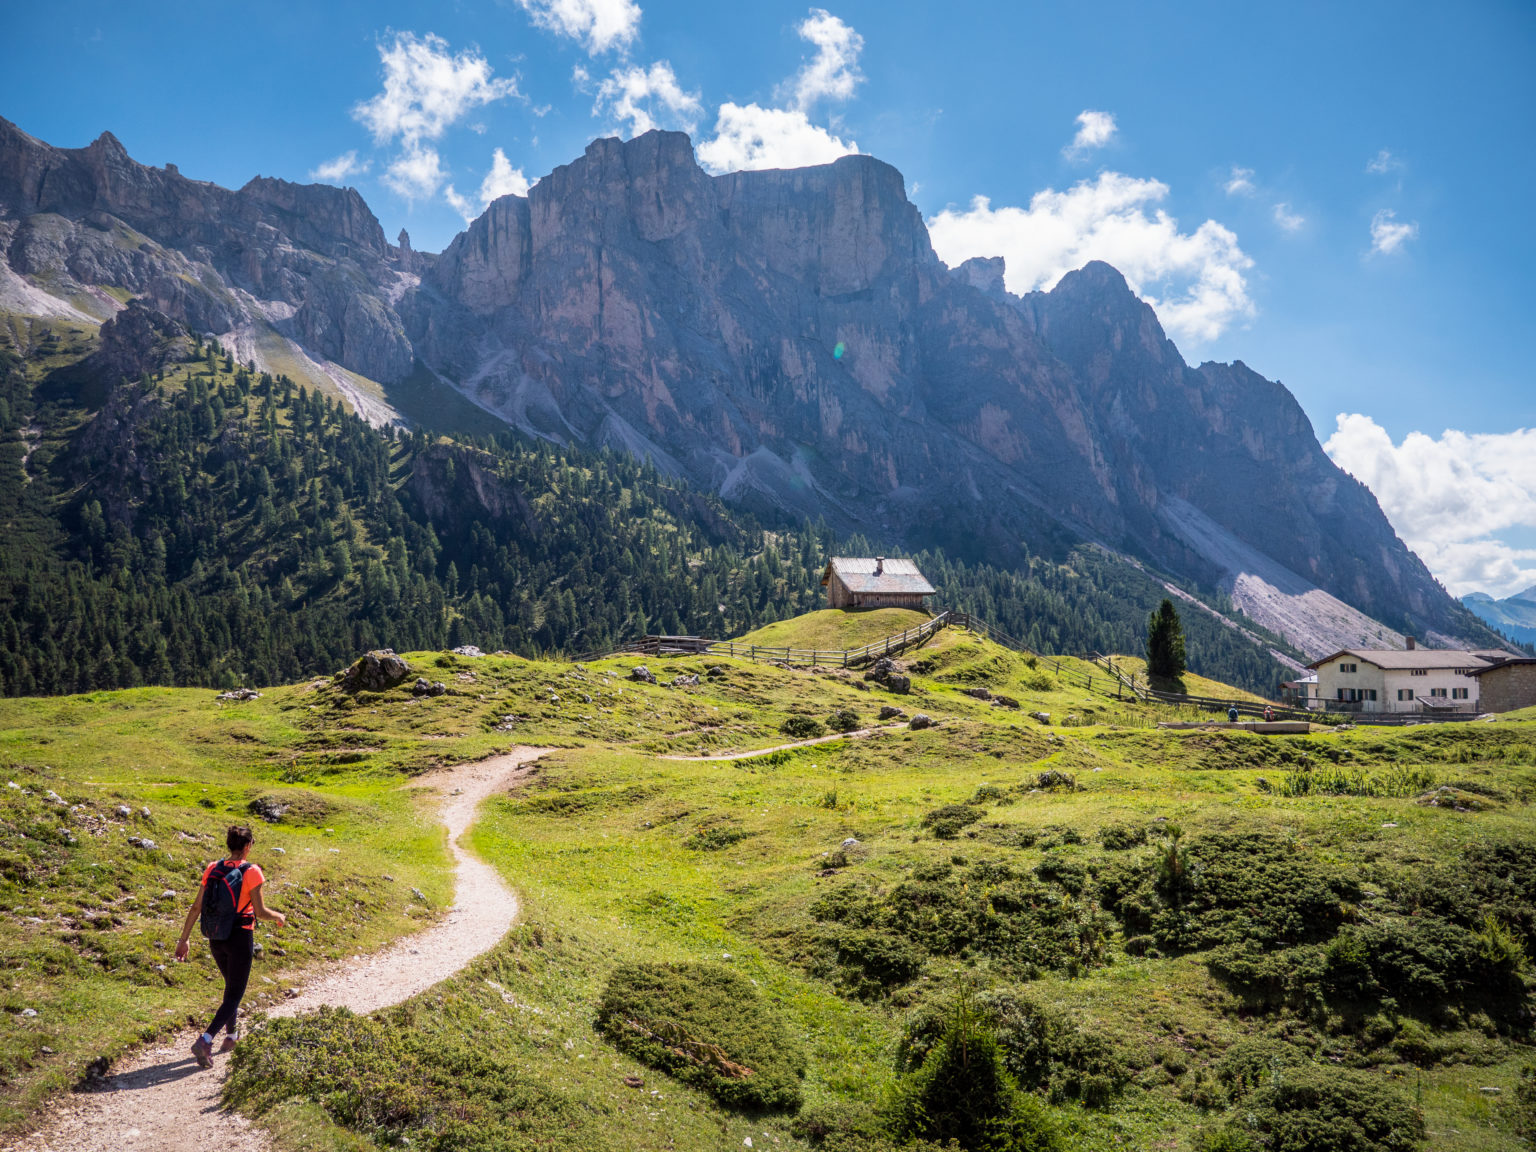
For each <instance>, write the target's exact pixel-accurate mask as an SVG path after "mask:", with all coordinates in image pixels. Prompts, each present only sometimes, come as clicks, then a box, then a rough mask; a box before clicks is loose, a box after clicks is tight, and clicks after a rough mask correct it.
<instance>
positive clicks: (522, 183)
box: [443, 148, 533, 224]
mask: <svg viewBox="0 0 1536 1152" xmlns="http://www.w3.org/2000/svg"><path fill="white" fill-rule="evenodd" d="M531 187H533V183H532V182H531V181H530V180H529V179H528V177H526V176H524V175H523V170H522V169H521V168H514V167H512V161H510V160H508V159H507V154H506V153H505V152H503V151H502V150H501V149H500V148H498V149H496V151H495V152H494V153H492V154H491V170H490V171H489V172H487V173H486V174H485V179H484V180H482V181H480V196H479V201H478V203H477V202H475V201H472V200H470V199H469V197H467V196H461V195H460V194H459V193H458V192H456V191H455V190H454V187H453V185H452V184H450V185H448V187H446V188H444V189H443V198H444V199H445V200H447V201H448V203H449V204H451V205H453V207H454V210H455V211H457V212H458V214H459V215H460V216H462V217H464V223H466V224H468V223H469V222H470V221H471V220H473V219H474V218H475V217H476V216H478V215H480V213H482V212H484V211H485V209H486V207H487V206H488V205H489V204H490V202H491V201H492V200H499V199H500V198H501V197H503V196H526V195H528V189H529V188H531Z"/></svg>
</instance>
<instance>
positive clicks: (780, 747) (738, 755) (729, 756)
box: [656, 724, 902, 760]
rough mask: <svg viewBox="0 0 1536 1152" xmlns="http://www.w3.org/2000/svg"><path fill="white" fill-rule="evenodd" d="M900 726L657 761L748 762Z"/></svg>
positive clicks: (859, 729) (871, 734)
mask: <svg viewBox="0 0 1536 1152" xmlns="http://www.w3.org/2000/svg"><path fill="white" fill-rule="evenodd" d="M900 727H902V725H900V724H882V725H880V726H879V727H877V728H855V729H854V730H853V731H852V732H834V733H832V735H830V736H817V737H816V738H815V739H812V740H796V741H795V742H794V743H793V744H775V745H774V746H773V747H772V748H754V749H752V750H751V751H750V752H721V753H719V754H718V755H715V756H658V757H656V759H658V760H750V759H751V758H752V757H754V756H766V755H768V753H770V752H783V751H784V750H785V749H787V748H809V747H810V746H811V745H812V744H830V743H832V741H834V740H854V739H857V738H859V737H862V736H873V735H874V734H875V733H876V732H894V731H895V730H896V729H897V728H900Z"/></svg>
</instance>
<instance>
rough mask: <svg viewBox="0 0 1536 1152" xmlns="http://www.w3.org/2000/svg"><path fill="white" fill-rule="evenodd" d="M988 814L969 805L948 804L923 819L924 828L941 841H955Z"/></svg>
mask: <svg viewBox="0 0 1536 1152" xmlns="http://www.w3.org/2000/svg"><path fill="white" fill-rule="evenodd" d="M985 815H986V813H985V812H984V811H983V810H982V809H980V808H976V807H973V806H971V805H969V804H946V805H944V806H943V807H942V808H935V809H934V810H933V811H932V812H929V813H928V814H927V815H925V816H924V817H923V827H924V828H928V829H931V830H932V832H933V834H934V835H935V836H936V837H938V838H939V839H940V840H953V839H954V838H955V837H956V836H958V835H960V833H961V831H962V830H963V829H965V828H966V827H968V826H969V825H972V824H974V823H976V821H978V820H980V819H981V818H982V817H983V816H985Z"/></svg>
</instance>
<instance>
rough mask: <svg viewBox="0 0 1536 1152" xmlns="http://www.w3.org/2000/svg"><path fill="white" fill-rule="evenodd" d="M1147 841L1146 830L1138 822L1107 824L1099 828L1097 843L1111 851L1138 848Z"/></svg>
mask: <svg viewBox="0 0 1536 1152" xmlns="http://www.w3.org/2000/svg"><path fill="white" fill-rule="evenodd" d="M1146 842H1147V830H1146V828H1144V827H1143V826H1142V825H1140V824H1109V825H1106V826H1105V827H1103V828H1100V829H1099V843H1100V844H1102V845H1104V847H1105V848H1107V849H1109V851H1111V852H1120V851H1123V850H1125V849H1126V848H1138V847H1140V846H1141V845H1143V844H1145V843H1146Z"/></svg>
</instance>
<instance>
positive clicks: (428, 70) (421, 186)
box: [352, 32, 517, 200]
mask: <svg viewBox="0 0 1536 1152" xmlns="http://www.w3.org/2000/svg"><path fill="white" fill-rule="evenodd" d="M379 59H380V61H381V62H382V63H383V65H384V88H383V91H381V92H379V94H378V95H376V96H374V97H373V98H372V99H370V100H364V101H363V102H361V103H360V104H358V105H357V106H356V107H355V108H353V109H352V115H353V117H354V118H355V119H356V120H358V121H359V122H360V123H362V124H363V125H365V126H366V127H367V128H368V130H369V131H370V132H372V133H373V139H374V142H375V143H378V144H388V143H391V142H393V141H396V140H398V141H399V142H400V146H401V150H400V154H399V155H398V156H396V157H395V159H394V160H393V161H391V162H390V165H389V168H388V170H387V172H386V174H385V177H384V183H386V184H387V185H389V187H391V188H392V189H394V190H395V191H396V192H398V193H399V194H400V195H402V196H405V197H407V198H409V199H412V200H419V199H425V198H426V197H429V196H432V195H435V194H436V192H437V190H438V189H439V188H440V187H442V183H443V171H442V164H441V162H440V160H439V158H438V155H437V150H436V149H435V148H433V147H432V146H431V145H430V144H428V143H427V142H428V141H431V140H436V139H438V138H439V137H440V136H442V134H443V133H444V132H445V131H447V129H448V127H449V126H450V125H451V124H453V123H454V122H455V121H457V120H459V119H460V118H461V117H462V116H464V115H465V114H466V113H468V112H470V111H472V110H473V109H475V108H479V107H481V106H482V105H485V104H490V103H492V102H493V101H496V100H500V99H503V98H504V97H507V96H515V95H517V82H516V81H514V80H509V79H501V78H498V77H496V76H493V75H492V69H491V65H490V62H489V61H487V60H486V58H485V57H484V56H482V55H481V54H480V53H479V52H478V51H476V50H474V49H466V50H465V51H463V52H459V53H457V54H455V53H453V52H451V51H450V50H449V47H448V42H447V41H446V40H444V39H443V38H442V37H441V36H433V35H431V34H430V33H429V34H428V35H426V36H420V37H418V36H416V35H415V34H414V33H411V32H398V33H396V34H395V38H394V40H393V41H391V42H389V43H383V44H380V45H379Z"/></svg>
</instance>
